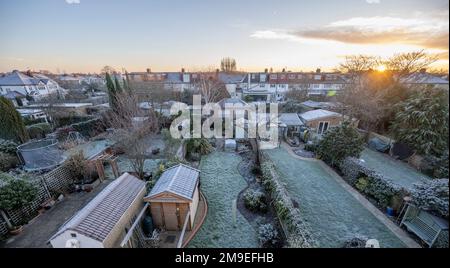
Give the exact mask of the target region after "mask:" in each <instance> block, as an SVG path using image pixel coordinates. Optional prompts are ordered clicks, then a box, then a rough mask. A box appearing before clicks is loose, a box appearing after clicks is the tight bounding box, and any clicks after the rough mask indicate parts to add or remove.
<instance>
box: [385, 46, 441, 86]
mask: <svg viewBox="0 0 450 268" xmlns="http://www.w3.org/2000/svg"><path fill="white" fill-rule="evenodd" d="M437 60H438V58H437V56H432V55H430V54H428V53H426V52H425V50H420V51H416V52H410V53H401V54H397V55H394V56H393V57H391V58H389V59H387V60H386V61H385V62H384V65H386V67H387V69H388V70H390V71H391V72H393V73H394V74H396V76H395V81H396V82H399V81H400V79H402V78H403V77H405V76H407V75H409V74H412V73H417V72H420V71H422V70H424V69H426V68H428V67H429V66H430V65H431V64H432V63H434V62H436V61H437Z"/></svg>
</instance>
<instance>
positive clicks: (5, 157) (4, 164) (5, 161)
mask: <svg viewBox="0 0 450 268" xmlns="http://www.w3.org/2000/svg"><path fill="white" fill-rule="evenodd" d="M18 164H19V160H18V159H17V157H16V156H15V155H11V154H5V153H3V152H0V171H8V170H10V169H12V168H15V167H16V166H17V165H18Z"/></svg>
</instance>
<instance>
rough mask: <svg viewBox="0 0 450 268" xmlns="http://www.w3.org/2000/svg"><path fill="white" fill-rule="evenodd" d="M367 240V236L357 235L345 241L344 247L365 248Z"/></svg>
mask: <svg viewBox="0 0 450 268" xmlns="http://www.w3.org/2000/svg"><path fill="white" fill-rule="evenodd" d="M367 240H369V239H368V238H367V237H365V236H359V235H356V236H355V237H353V238H350V239H348V240H347V241H345V242H344V245H343V248H365V247H366V243H367Z"/></svg>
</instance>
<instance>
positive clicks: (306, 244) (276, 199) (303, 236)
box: [261, 153, 317, 248]
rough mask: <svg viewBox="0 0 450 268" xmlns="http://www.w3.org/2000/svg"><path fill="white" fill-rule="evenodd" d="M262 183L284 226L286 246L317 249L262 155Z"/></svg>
mask: <svg viewBox="0 0 450 268" xmlns="http://www.w3.org/2000/svg"><path fill="white" fill-rule="evenodd" d="M262 154H263V155H262V157H261V161H262V163H261V171H262V174H263V178H262V183H263V185H264V188H265V189H266V191H267V192H268V193H269V194H270V197H271V198H272V203H273V206H274V208H275V212H276V213H277V216H278V218H279V219H280V221H281V222H282V223H283V224H284V225H285V226H286V228H287V230H286V231H287V232H289V233H288V234H286V236H287V238H288V241H287V242H288V245H289V247H292V248H311V247H317V241H316V240H315V239H314V238H313V236H312V234H311V231H310V229H309V226H308V225H307V224H306V223H305V222H304V221H303V220H302V216H301V213H300V210H299V209H298V208H295V207H294V204H293V203H292V200H291V198H290V197H289V194H288V192H287V190H286V189H285V187H284V186H283V185H282V184H281V182H280V181H279V179H278V177H279V175H278V173H277V170H276V168H275V165H274V164H273V162H272V161H270V160H268V157H267V156H265V155H264V153H262Z"/></svg>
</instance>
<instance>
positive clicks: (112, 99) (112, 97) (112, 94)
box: [106, 73, 117, 111]
mask: <svg viewBox="0 0 450 268" xmlns="http://www.w3.org/2000/svg"><path fill="white" fill-rule="evenodd" d="M106 88H107V90H108V97H109V106H110V107H111V109H112V110H113V111H115V110H116V108H117V99H116V93H117V91H116V86H115V85H114V82H113V80H112V78H111V75H110V74H109V73H106Z"/></svg>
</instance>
